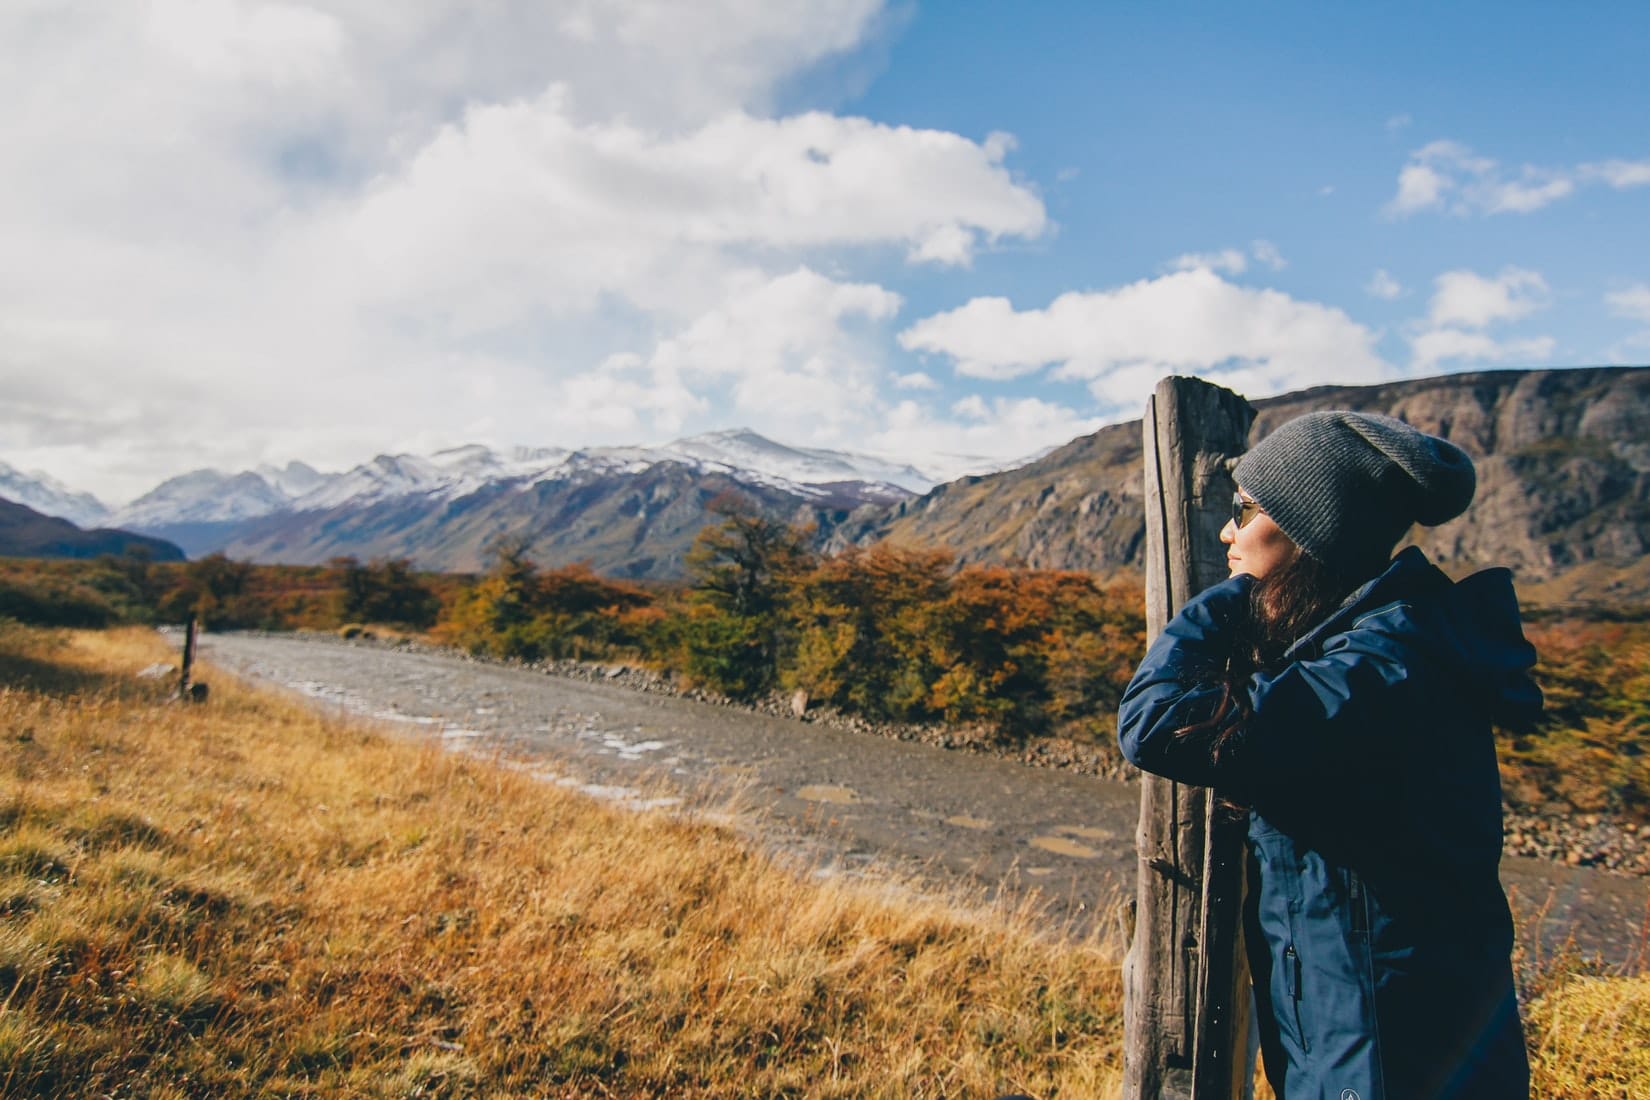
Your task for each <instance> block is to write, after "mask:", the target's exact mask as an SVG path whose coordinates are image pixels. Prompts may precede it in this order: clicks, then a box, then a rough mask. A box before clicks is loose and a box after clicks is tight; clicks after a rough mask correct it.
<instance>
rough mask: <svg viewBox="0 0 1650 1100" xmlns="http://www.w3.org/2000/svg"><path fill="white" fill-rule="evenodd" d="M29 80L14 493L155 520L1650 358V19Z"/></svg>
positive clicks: (80, 40) (56, 40)
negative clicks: (239, 482)
mask: <svg viewBox="0 0 1650 1100" xmlns="http://www.w3.org/2000/svg"><path fill="white" fill-rule="evenodd" d="M0 54H3V56H0V93H3V94H4V95H5V96H6V97H7V101H8V103H10V104H12V105H13V108H12V109H11V110H9V111H8V112H6V114H5V115H4V116H3V117H0V235H3V236H4V238H5V239H6V240H7V241H8V242H9V247H8V248H7V249H6V250H5V251H4V253H3V254H0V384H4V385H5V387H6V391H7V393H8V395H9V400H8V401H7V402H6V403H5V405H4V407H3V408H0V460H4V461H7V462H10V463H11V464H12V465H15V466H19V467H24V468H35V469H41V470H44V471H46V472H49V473H51V474H53V475H55V476H56V477H58V478H60V479H61V480H63V481H65V482H67V483H68V484H70V485H71V486H73V487H75V488H80V489H90V490H92V491H94V492H97V493H99V494H100V495H102V496H104V497H105V498H106V499H109V500H111V501H119V500H122V499H125V498H128V497H130V496H133V495H135V494H137V493H139V492H141V491H143V490H144V489H147V488H148V487H150V486H152V485H153V484H154V483H155V482H157V481H158V480H160V479H161V478H163V477H166V476H170V475H172V474H176V473H180V472H183V471H184V470H187V469H191V468H195V467H199V466H204V465H212V466H217V467H220V468H243V467H249V466H253V465H256V464H258V463H265V462H272V463H284V462H285V461H287V460H288V459H292V458H301V459H305V460H307V461H310V462H312V463H314V464H316V465H318V466H321V467H323V468H342V467H346V466H349V465H352V464H354V463H357V462H360V461H364V460H366V459H368V458H370V457H371V456H372V455H373V454H376V453H379V452H398V451H413V452H426V453H427V452H429V451H432V450H434V449H437V448H439V447H443V446H453V445H458V444H462V443H467V442H482V443H487V444H490V445H494V446H508V445H513V444H525V445H537V446H544V445H561V446H571V445H583V444H606V443H627V442H634V443H641V442H656V441H662V440H665V439H668V438H671V437H674V436H679V435H685V434H690V433H693V432H698V431H704V430H710V429H715V428H725V427H733V426H750V427H753V428H755V429H757V430H758V431H762V432H764V433H766V434H769V435H771V436H773V437H774V438H777V439H781V440H784V441H787V442H793V443H799V444H809V445H821V446H834V447H842V448H847V449H855V450H866V451H873V452H878V453H882V454H887V455H893V456H898V457H903V458H907V459H912V460H915V461H917V462H918V463H919V464H921V463H928V464H930V465H932V466H933V467H934V468H935V469H936V470H938V471H940V472H945V471H951V470H955V469H960V468H962V467H963V466H965V465H966V464H967V460H968V459H969V458H985V459H995V460H1004V459H1008V458H1012V457H1014V456H1017V455H1024V454H1027V453H1030V452H1033V451H1035V450H1038V449H1040V448H1042V447H1045V446H1048V445H1050V444H1055V443H1059V442H1063V441H1064V440H1066V439H1069V438H1071V437H1072V436H1074V435H1077V434H1079V433H1081V432H1083V431H1087V430H1092V428H1094V427H1096V426H1098V425H1099V424H1101V423H1104V422H1108V421H1111V420H1116V419H1119V418H1123V417H1127V416H1131V415H1134V414H1135V413H1136V412H1137V410H1138V408H1139V406H1140V404H1141V403H1142V401H1143V399H1144V395H1145V394H1146V393H1147V392H1149V389H1150V386H1151V384H1152V382H1153V381H1154V380H1155V378H1156V377H1158V376H1160V375H1162V374H1166V373H1172V372H1192V373H1200V374H1203V375H1205V376H1207V377H1211V378H1214V379H1216V380H1217V381H1222V382H1225V383H1226V384H1229V385H1232V386H1233V387H1234V388H1237V389H1239V390H1240V391H1242V392H1245V393H1248V394H1250V395H1251V396H1263V395H1265V394H1268V393H1273V392H1281V391H1283V390H1287V389H1293V388H1297V387H1299V386H1304V385H1312V384H1318V383H1323V382H1373V381H1379V380H1384V379H1390V378H1401V377H1407V376H1415V375H1425V374H1436V373H1441V372H1445V371H1456V370H1466V369H1475V368H1481V367H1525V366H1545V365H1560V366H1564V365H1585V364H1598V363H1643V362H1647V361H1650V76H1647V70H1646V66H1645V64H1644V60H1643V59H1644V58H1645V57H1650V8H1645V7H1644V6H1642V5H1628V4H1589V5H1586V6H1574V5H1570V6H1560V5H1522V4H1507V3H1502V4H1495V5H1490V4H1450V5H1419V4H1411V5H1393V4H1382V5H1326V4H1264V5H1214V4H1186V5H1147V4H1126V5H1125V4H1077V3H1047V4H1018V5H1008V4H984V3H947V4H937V3H927V4H924V3H915V4H912V3H892V4H890V3H883V2H881V0H838V2H835V3H830V4H822V3H814V2H809V0H763V2H758V0H700V2H698V3H695V4H680V3H671V2H667V0H578V2H569V3H560V4H543V3H525V2H520V0H500V2H498V3H496V4H492V5H488V6H487V7H486V9H485V11H482V10H480V9H479V8H478V6H475V5H471V4H467V3H462V2H460V0H407V2H404V3H395V4H391V3H387V2H381V0H344V2H339V3H333V4H328V5H320V4H314V5H311V4H306V3H303V2H299V0H290V2H264V0H188V2H185V0H145V2H143V3H137V2H134V3H132V4H130V5H122V6H120V7H119V8H117V9H114V10H113V11H111V9H109V8H108V7H107V6H106V5H103V4H99V3H93V2H91V0H61V2H52V3H44V2H39V3H35V2H26V3H23V4H21V5H10V6H8V7H7V8H6V10H5V11H4V12H0Z"/></svg>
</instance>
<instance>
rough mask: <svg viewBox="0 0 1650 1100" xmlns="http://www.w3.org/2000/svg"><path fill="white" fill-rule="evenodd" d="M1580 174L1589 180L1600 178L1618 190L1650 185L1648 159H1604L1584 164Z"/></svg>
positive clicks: (1649, 162) (1649, 164) (1649, 161)
mask: <svg viewBox="0 0 1650 1100" xmlns="http://www.w3.org/2000/svg"><path fill="white" fill-rule="evenodd" d="M1581 174H1582V176H1584V177H1585V178H1587V179H1589V180H1601V181H1603V182H1604V183H1606V184H1608V185H1610V186H1611V187H1614V188H1615V189H1616V190H1618V191H1625V190H1627V189H1628V188H1629V187H1650V160H1606V161H1600V162H1599V163H1597V164H1584V165H1582V166H1581Z"/></svg>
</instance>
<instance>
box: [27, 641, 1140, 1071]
mask: <svg viewBox="0 0 1650 1100" xmlns="http://www.w3.org/2000/svg"><path fill="white" fill-rule="evenodd" d="M0 651H4V652H6V653H7V654H8V656H6V657H3V658H0V675H3V676H4V680H3V681H0V682H4V683H7V684H10V685H12V686H11V687H9V688H7V689H5V690H3V691H0V911H3V912H4V913H5V914H6V915H5V917H4V923H3V925H0V997H3V1004H4V1009H3V1011H0V1094H3V1095H51V1096H58V1095H87V1096H91V1095H102V1094H113V1095H119V1096H133V1095H135V1096H145V1095H149V1096H157V1097H158V1096H167V1097H172V1096H213V1097H222V1096H239V1095H254V1094H256V1095H264V1094H268V1095H287V1096H343V1095H352V1096H353V1095H362V1096H386V1097H387V1096H663V1095H670V1096H786V1095H793V1096H800V1095H808V1096H993V1095H996V1093H998V1092H1002V1091H1008V1090H1010V1089H1018V1090H1026V1091H1030V1092H1032V1093H1035V1094H1037V1095H1041V1096H1053V1095H1064V1096H1091V1095H1100V1094H1104V1093H1107V1092H1112V1091H1115V1088H1116V1085H1115V1082H1114V1069H1115V1065H1116V1061H1117V1048H1118V1039H1119V1029H1120V1025H1119V1022H1118V1021H1119V1014H1118V1011H1117V1006H1118V1003H1119V1001H1118V998H1119V995H1120V993H1119V989H1120V986H1119V977H1118V964H1117V960H1116V958H1115V955H1114V954H1113V953H1112V952H1110V951H1108V950H1106V949H1104V948H1103V947H1101V946H1100V945H1098V944H1094V943H1085V944H1076V945H1072V944H1067V945H1064V946H1057V945H1054V944H1052V943H1049V942H1047V941H1045V940H1043V939H1040V938H1039V937H1038V936H1037V935H1035V934H1034V929H1033V925H1032V922H1031V918H1030V917H1029V916H1028V915H1026V914H1013V913H1006V914H1005V913H996V914H993V913H982V912H973V913H970V912H967V911H965V910H963V909H960V908H958V907H956V906H955V905H951V904H947V903H945V902H943V901H937V900H922V899H918V898H915V897H912V896H904V895H893V894H890V893H889V892H888V891H886V890H878V889H875V888H873V887H869V886H863V885H861V886H856V885H853V884H848V883H843V882H840V881H820V880H816V879H811V878H809V877H808V876H806V875H804V874H802V873H800V872H796V871H793V870H790V869H786V868H784V867H780V866H776V865H775V864H774V863H773V862H772V861H771V860H769V859H767V858H764V857H763V856H761V855H759V854H756V853H754V852H753V850H752V849H751V847H750V846H749V845H748V843H747V842H745V841H744V840H742V839H741V838H739V837H737V836H735V835H733V834H731V833H729V832H727V831H725V830H720V829H716V828H712V827H708V826H705V825H699V824H689V823H685V822H682V821H677V820H673V819H671V818H669V817H666V816H663V815H638V814H633V813H627V812H622V811H617V810H612V809H609V808H606V807H604V806H601V805H599V804H596V803H593V802H591V801H589V800H587V799H585V798H583V797H582V796H579V795H576V794H572V793H569V792H565V791H562V790H560V789H558V788H554V787H552V786H549V785H547V784H543V783H539V782H536V781H534V780H532V779H531V778H529V777H527V776H524V775H522V774H519V773H517V772H516V771H514V770H512V769H509V768H507V767H503V766H496V765H492V764H489V763H487V762H484V761H478V760H474V759H466V758H462V757H456V756H453V755H450V754H444V753H442V752H440V751H438V750H434V749H428V748H421V747H419V746H416V745H412V744H408V743H405V742H401V741H397V740H395V739H393V738H391V737H387V736H382V735H380V734H378V733H376V732H373V731H371V730H367V729H363V728H361V727H356V726H351V725H346V724H343V723H341V722H339V721H336V720H332V719H329V718H326V717H322V716H318V715H317V714H315V713H313V712H311V711H309V710H306V709H304V708H303V707H301V706H299V705H298V704H296V703H294V702H290V701H287V700H285V699H282V698H279V697H276V696H273V695H271V694H268V693H264V692H260V691H256V690H251V689H248V688H245V687H242V686H238V685H237V684H235V683H234V681H232V680H231V679H229V678H227V677H224V676H221V675H215V676H213V677H212V681H213V682H212V688H213V694H212V699H211V701H210V702H209V703H208V704H207V705H205V706H201V707H182V706H178V705H175V704H168V703H166V702H164V701H163V699H162V694H163V692H164V687H163V686H162V685H159V684H140V683H139V682H137V681H135V680H133V679H132V678H130V676H129V673H130V672H131V671H132V670H134V669H137V668H141V667H142V666H144V665H146V664H149V663H151V662H153V661H155V660H157V659H164V657H165V654H164V652H163V651H161V650H160V649H158V648H157V643H156V642H154V641H153V640H152V638H151V637H150V636H147V635H144V634H141V633H115V634H106V635H100V634H89V633H88V634H73V635H61V636H55V640H53V636H46V635H40V634H29V635H26V636H23V635H20V634H19V633H18V632H15V631H14V632H12V634H11V636H10V638H9V639H8V640H7V641H6V643H5V644H0Z"/></svg>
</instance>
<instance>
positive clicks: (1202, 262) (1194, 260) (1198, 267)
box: [1164, 248, 1249, 275]
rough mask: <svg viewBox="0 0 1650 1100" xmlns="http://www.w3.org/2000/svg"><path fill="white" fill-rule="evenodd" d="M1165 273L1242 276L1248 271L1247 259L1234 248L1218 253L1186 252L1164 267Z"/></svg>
mask: <svg viewBox="0 0 1650 1100" xmlns="http://www.w3.org/2000/svg"><path fill="white" fill-rule="evenodd" d="M1164 270H1166V271H1224V272H1226V273H1227V274H1228V275H1242V274H1243V273H1244V272H1245V271H1247V270H1249V257H1247V256H1245V255H1244V254H1243V253H1242V252H1239V251H1238V250H1237V249H1235V248H1223V249H1221V250H1220V251H1219V252H1187V253H1185V254H1184V255H1180V256H1176V257H1175V258H1174V259H1172V260H1170V261H1169V262H1168V263H1167V264H1165V265H1164Z"/></svg>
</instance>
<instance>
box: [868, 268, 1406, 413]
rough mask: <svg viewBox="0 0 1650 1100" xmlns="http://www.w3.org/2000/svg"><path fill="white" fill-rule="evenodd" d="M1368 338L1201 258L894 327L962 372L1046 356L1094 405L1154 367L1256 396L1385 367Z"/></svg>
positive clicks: (1020, 366) (1148, 375)
mask: <svg viewBox="0 0 1650 1100" xmlns="http://www.w3.org/2000/svg"><path fill="white" fill-rule="evenodd" d="M1375 339H1376V336H1375V334H1374V333H1373V332H1371V331H1370V330H1369V329H1367V328H1365V327H1364V326H1362V325H1360V324H1358V323H1356V322H1354V321H1353V320H1352V319H1351V318H1349V317H1347V316H1346V314H1345V313H1343V312H1341V311H1340V310H1338V309H1335V308H1332V307H1329V306H1325V305H1320V304H1318V303H1315V302H1303V301H1298V300H1296V299H1294V298H1291V297H1289V296H1288V295H1286V294H1282V293H1280V292H1278V291H1274V290H1252V289H1249V288H1245V287H1239V286H1236V285H1234V284H1232V283H1229V282H1226V281H1225V280H1224V279H1222V278H1221V277H1220V276H1219V275H1217V274H1215V273H1214V272H1212V271H1210V270H1208V269H1207V268H1200V269H1196V270H1191V271H1184V272H1179V273H1176V274H1172V275H1165V276H1163V277H1161V278H1157V279H1150V280H1144V281H1141V282H1137V283H1132V284H1130V285H1128V286H1124V287H1119V288H1117V289H1116V290H1110V291H1097V292H1088V293H1070V294H1064V295H1061V296H1060V297H1059V298H1057V299H1055V300H1054V301H1053V302H1052V303H1050V304H1049V306H1048V307H1047V308H1046V309H1033V310H1016V309H1015V308H1014V307H1013V305H1011V304H1010V303H1009V301H1008V300H1007V299H1004V298H976V299H974V300H972V301H970V302H968V303H967V304H966V305H963V306H961V307H959V308H957V309H954V310H950V311H949V312H945V313H939V314H935V315H933V316H931V317H926V318H924V319H922V320H920V321H918V322H917V323H916V324H914V325H912V326H910V327H909V328H907V329H906V330H905V331H903V332H901V333H900V335H899V341H900V344H901V345H902V346H904V347H905V348H907V349H908V350H912V351H920V352H928V353H931V354H938V355H945V356H948V357H950V358H951V359H953V360H955V361H956V369H957V373H959V374H962V375H966V376H969V377H974V378H987V379H1009V378H1016V377H1020V376H1023V375H1027V374H1031V373H1034V372H1037V371H1041V370H1044V369H1046V368H1048V367H1051V366H1053V367H1055V368H1056V370H1055V377H1058V378H1064V379H1076V380H1081V381H1087V382H1089V383H1090V390H1091V392H1092V393H1093V394H1094V396H1095V399H1096V400H1097V401H1099V402H1100V403H1101V405H1102V406H1103V407H1113V406H1130V405H1132V404H1133V403H1134V402H1135V401H1136V399H1137V397H1138V396H1139V395H1140V394H1143V393H1146V392H1149V391H1150V387H1151V385H1152V383H1153V382H1155V381H1156V379H1157V377H1159V376H1161V375H1163V374H1169V373H1177V372H1179V373H1183V372H1188V371H1195V372H1197V373H1199V374H1203V375H1206V376H1209V377H1212V378H1216V379H1218V380H1222V381H1228V380H1229V381H1230V382H1233V383H1241V385H1242V386H1244V387H1246V388H1247V389H1248V390H1249V391H1250V392H1254V393H1257V394H1258V393H1275V392H1280V391H1282V390H1286V389H1290V388H1294V387H1297V386H1304V385H1311V384H1314V383H1320V382H1328V381H1337V382H1343V383H1356V382H1372V381H1376V380H1378V379H1381V378H1385V377H1390V376H1391V375H1392V374H1393V373H1394V372H1393V369H1392V368H1391V367H1390V365H1388V364H1387V363H1385V362H1384V361H1382V359H1381V357H1380V356H1379V355H1378V354H1377V353H1376V351H1375V346H1374V345H1375Z"/></svg>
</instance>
